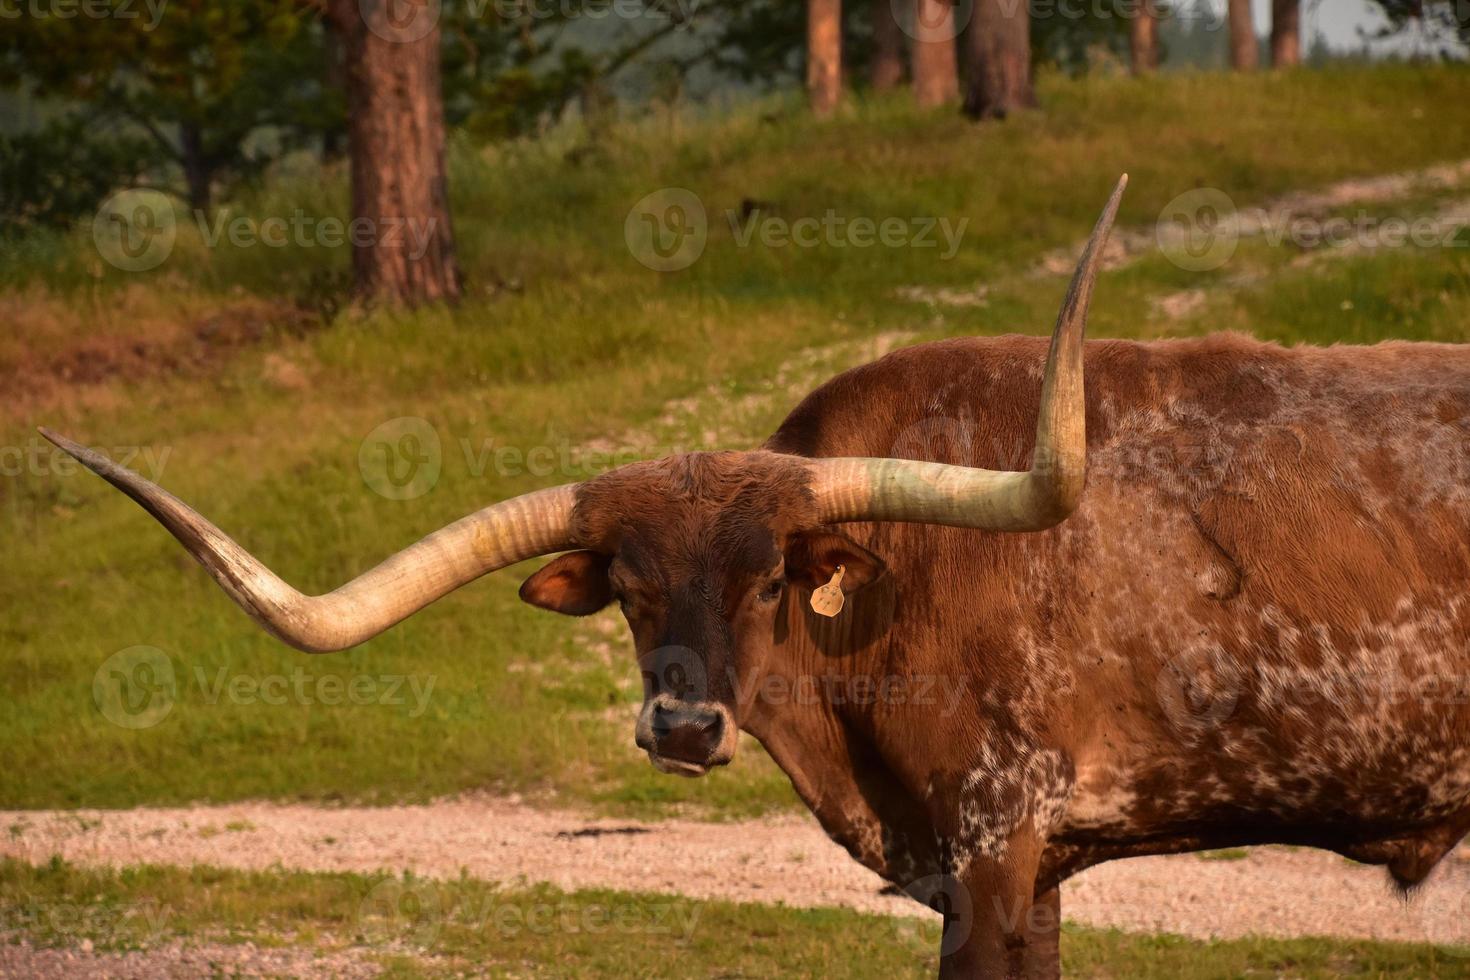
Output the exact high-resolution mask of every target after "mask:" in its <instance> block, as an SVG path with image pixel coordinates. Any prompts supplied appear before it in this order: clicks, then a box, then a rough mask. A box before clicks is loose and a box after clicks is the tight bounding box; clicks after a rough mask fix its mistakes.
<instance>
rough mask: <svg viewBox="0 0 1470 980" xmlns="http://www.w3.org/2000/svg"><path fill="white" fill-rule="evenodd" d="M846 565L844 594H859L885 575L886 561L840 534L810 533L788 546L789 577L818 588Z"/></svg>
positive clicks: (787, 571) (805, 533)
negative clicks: (858, 592)
mask: <svg viewBox="0 0 1470 980" xmlns="http://www.w3.org/2000/svg"><path fill="white" fill-rule="evenodd" d="M838 565H841V566H843V569H844V571H843V573H842V591H843V592H856V591H857V590H858V589H861V588H862V587H863V586H865V585H867V584H868V583H869V582H871V581H873V580H874V579H876V578H877V577H878V576H880V575H882V574H883V570H884V568H885V567H886V566H885V565H884V564H883V559H882V558H879V557H878V556H877V555H875V554H873V553H872V552H871V551H869V550H868V549H867V548H864V547H863V546H862V545H860V544H858V543H857V542H856V541H854V540H853V539H852V538H849V537H848V536H847V535H845V534H842V533H841V532H839V531H806V532H804V533H802V534H798V535H796V536H795V537H793V538H792V539H791V540H790V542H788V543H787V545H786V578H787V579H788V580H789V581H792V582H795V583H797V584H798V585H804V586H806V587H807V588H809V589H815V588H816V587H817V586H819V585H826V584H827V583H828V582H830V581H831V580H832V576H833V575H834V574H836V572H837V566H838Z"/></svg>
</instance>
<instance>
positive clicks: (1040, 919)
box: [939, 841, 1060, 980]
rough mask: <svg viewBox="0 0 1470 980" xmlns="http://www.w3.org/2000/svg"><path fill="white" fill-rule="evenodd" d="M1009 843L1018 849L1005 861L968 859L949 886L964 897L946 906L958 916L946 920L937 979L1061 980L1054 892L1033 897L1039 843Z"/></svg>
mask: <svg viewBox="0 0 1470 980" xmlns="http://www.w3.org/2000/svg"><path fill="white" fill-rule="evenodd" d="M1014 844H1020V845H1021V846H1020V847H1019V848H1016V849H1013V850H1010V851H1009V852H1008V853H1007V855H1006V857H1005V858H1002V859H996V858H990V857H983V856H977V857H975V858H973V859H972V860H971V861H970V862H969V863H968V864H967V865H966V866H965V868H964V870H962V871H961V872H960V873H959V875H958V876H957V879H956V883H955V885H954V887H955V888H956V890H957V891H959V890H962V891H963V893H964V897H963V898H962V899H961V900H960V901H959V902H957V903H956V902H951V905H953V906H956V907H955V908H954V909H953V910H952V911H953V912H954V913H958V914H951V915H949V916H946V926H945V933H944V941H943V946H942V947H941V956H940V960H939V976H940V977H941V978H942V980H948V978H953V980H959V978H966V980H972V978H984V980H992V978H993V980H1023V978H1030V977H1033V976H1034V977H1045V978H1047V980H1055V978H1056V977H1058V976H1059V975H1060V973H1059V971H1060V961H1059V959H1058V957H1057V953H1056V944H1057V930H1058V928H1059V926H1060V922H1059V921H1058V918H1057V914H1058V911H1059V909H1060V901H1059V899H1058V898H1057V896H1056V892H1055V890H1053V891H1050V892H1047V893H1046V894H1045V895H1043V896H1041V897H1040V898H1036V897H1035V888H1036V864H1037V857H1038V856H1039V854H1040V846H1039V844H1036V843H1035V842H1029V841H1028V842H1025V843H1022V842H1019V841H1016V842H1013V845H1014ZM1018 851H1019V853H1018ZM1048 971H1049V972H1048Z"/></svg>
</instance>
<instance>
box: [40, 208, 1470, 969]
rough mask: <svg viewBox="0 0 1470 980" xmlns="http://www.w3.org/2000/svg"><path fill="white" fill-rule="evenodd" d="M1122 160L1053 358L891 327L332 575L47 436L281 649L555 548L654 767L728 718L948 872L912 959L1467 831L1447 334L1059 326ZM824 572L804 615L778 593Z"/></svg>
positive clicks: (1010, 965) (837, 803) (1468, 729)
mask: <svg viewBox="0 0 1470 980" xmlns="http://www.w3.org/2000/svg"><path fill="white" fill-rule="evenodd" d="M1122 186H1123V185H1122V182H1120V183H1119V186H1118V189H1117V191H1115V192H1114V195H1113V198H1112V200H1111V201H1110V202H1109V204H1108V207H1107V209H1106V210H1105V211H1104V213H1103V217H1102V219H1101V220H1100V221H1099V223H1098V228H1097V229H1096V230H1095V231H1094V233H1093V238H1092V241H1091V242H1090V243H1089V245H1088V248H1087V250H1086V252H1085V253H1084V255H1083V258H1082V260H1081V262H1080V263H1079V266H1078V271H1077V275H1076V277H1075V278H1074V279H1073V282H1072V285H1071V288H1070V290H1069V292H1068V295H1067V299H1066V301H1065V303H1064V305H1063V308H1062V313H1061V316H1060V317H1059V319H1058V324H1057V329H1056V332H1055V334H1054V336H1053V338H1052V341H1051V346H1050V351H1049V353H1048V352H1047V349H1046V347H1045V346H1044V344H1043V342H1041V341H1039V340H1035V339H1031V338H1028V337H1004V338H998V339H984V340H953V341H946V342H941V343H934V344H925V345H922V346H918V347H912V348H909V349H906V350H901V351H898V352H896V353H894V354H891V355H889V356H888V357H885V358H883V359H882V360H880V361H877V362H875V363H873V364H869V365H867V366H864V367H860V368H857V369H855V370H852V371H848V372H846V373H845V374H842V375H840V376H838V377H837V378H834V379H833V380H832V381H830V382H828V383H827V384H825V385H823V386H822V387H821V388H819V389H818V390H817V391H815V392H813V393H812V394H811V395H810V396H808V397H807V398H806V399H805V400H804V401H803V402H802V403H801V405H799V406H798V407H797V408H796V410H795V411H794V412H792V414H791V415H790V416H789V417H788V418H787V420H786V421H785V422H784V423H783V424H782V426H781V428H780V429H779V430H778V431H777V432H776V434H775V435H773V436H772V437H771V438H770V439H769V440H768V441H767V442H766V444H765V446H764V448H763V449H761V450H759V451H755V452H748V453H691V454H687V455H682V456H675V457H672V458H668V459H662V460H657V461H652V462H642V463H635V464H632V465H629V466H625V467H622V468H620V469H617V470H614V471H612V472H609V473H607V474H605V475H602V476H599V477H597V478H595V479H592V480H589V481H587V482H586V483H583V484H581V485H578V486H567V487H558V488H555V489H550V490H543V491H540V492H538V493H533V494H529V495H527V496H524V497H520V498H517V499H515V500H511V501H507V502H504V503H501V504H497V505H494V506H492V507H489V508H487V509H485V510H483V511H481V512H479V513H477V514H474V515H472V516H470V517H467V518H465V519H464V520H462V521H459V522H458V523H456V524H452V525H450V526H448V527H446V528H444V529H443V530H441V531H439V532H437V533H435V534H433V535H431V536H429V537H428V538H426V539H424V540H423V541H421V542H419V543H418V544H416V545H413V546H412V547H410V548H408V549H407V550H405V551H403V552H401V553H399V554H398V555H395V556H394V557H392V558H389V559H388V560H387V561H386V562H384V563H383V564H382V565H380V566H378V567H377V568H375V569H373V570H372V571H370V572H368V573H366V574H364V575H363V576H362V577H360V578H358V579H356V580H354V581H353V582H351V583H349V584H347V585H345V586H343V587H342V588H341V589H339V590H337V591H336V592H333V593H331V594H329V595H327V596H322V597H316V598H311V597H306V596H303V595H301V594H300V593H298V592H296V591H295V590H293V589H291V588H290V587H289V586H287V585H285V584H284V583H282V582H281V581H280V580H279V579H277V578H276V577H275V576H274V575H273V574H271V573H270V572H269V571H268V570H267V569H266V568H265V567H264V566H262V565H261V564H260V563H259V562H257V561H256V560H255V559H254V558H252V557H251V556H250V555H248V554H247V553H246V552H245V551H244V550H243V549H241V548H240V547H239V546H238V545H236V544H235V543H234V542H232V541H231V540H230V539H229V538H227V537H226V536H225V535H224V534H223V533H222V532H220V531H219V530H218V529H216V528H215V527H214V526H213V525H211V524H209V523H208V522H207V521H205V520H204V519H203V518H201V517H200V516H199V515H198V514H196V513H195V512H194V511H192V510H190V509H189V508H188V507H187V506H185V505H184V504H183V503H181V502H179V501H178V500H176V499H175V498H173V497H171V496H170V495H168V494H167V493H165V492H164V491H162V490H160V489H159V488H157V487H155V486H154V485H152V484H150V483H148V482H147V481H145V480H143V479H142V478H141V477H138V476H137V475H135V474H133V473H131V472H130V471H127V470H125V469H122V468H120V467H117V466H115V465H114V464H112V463H111V462H109V461H108V460H106V459H104V458H102V457H100V456H98V455H96V454H94V453H91V452H89V451H87V450H86V449H83V448H82V447H80V446H77V445H75V444H73V443H70V442H68V441H66V440H64V439H62V438H61V437H59V436H54V435H53V436H50V438H52V439H53V440H54V441H56V442H57V443H58V444H59V445H61V446H62V447H63V448H65V449H66V450H67V451H69V452H71V453H72V454H73V455H75V456H77V458H78V459H80V460H81V461H82V462H84V463H86V464H87V465H88V466H90V467H91V468H92V469H94V470H96V471H97V472H98V473H100V474H101V475H102V476H104V477H105V478H107V479H108V480H110V481H111V482H112V483H114V484H115V485H117V486H118V487H119V488H121V489H122V490H123V491H124V492H126V493H128V494H129V495H130V496H132V497H133V498H134V499H136V500H137V501H138V502H140V503H141V504H142V505H143V506H144V507H146V508H147V509H148V510H149V511H150V512H151V513H152V514H153V515H154V516H155V517H157V518H158V519H159V520H160V521H162V522H163V523H164V524H165V525H166V526H167V527H168V529H169V530H170V531H172V532H173V533H174V535H175V536H177V537H178V538H179V539H180V540H181V541H182V542H183V543H184V544H185V546H186V547H188V548H189V550H190V551H192V552H193V553H194V554H195V556H196V557H197V558H198V559H199V560H200V561H201V562H202V563H203V564H204V566H205V568H206V569H207V570H208V571H209V572H210V573H211V574H212V575H213V576H214V577H215V578H216V579H217V580H218V581H219V582H220V584H221V585H222V586H224V588H225V589H226V590H227V591H228V592H229V593H230V595H231V596H232V597H234V599H235V600H236V601H237V602H238V603H239V604H240V605H241V606H243V607H244V608H245V610H246V611H247V612H249V613H250V614H251V615H252V616H253V617H255V618H256V619H257V620H258V621H260V622H261V623H262V624H263V625H264V626H265V627H266V628H267V629H269V630H271V631H272V632H273V633H275V634H276V635H277V636H279V637H280V638H282V639H283V640H285V641H287V642H288V643H291V644H294V645H295V646H298V647H300V648H302V649H305V650H313V651H321V650H332V649H340V648H342V647H346V646H350V645H352V644H355V643H359V642H362V641H363V640H366V639H368V638H370V637H372V636H374V635H376V634H377V633H379V632H381V631H382V630H384V629H387V628H388V627H389V626H391V625H393V624H394V623H396V622H398V621H399V620H401V619H403V618H404V617H405V616H407V615H409V614H411V613H412V612H414V611H415V610H417V609H420V608H422V607H423V606H425V605H427V604H428V603H430V602H432V601H433V600H434V599H436V598H438V597H440V596H442V595H444V594H445V593H447V592H449V591H450V590H452V589H455V588H458V587H459V586H461V585H463V584H465V583H466V582H469V581H471V580H472V579H474V578H476V577H477V576H479V575H482V574H484V573H485V572H488V571H491V570H493V569H496V568H500V567H503V566H505V565H508V564H511V563H513V562H516V561H520V560H522V559H525V558H528V557H531V556H534V555H540V554H547V553H551V552H567V553H565V554H562V555H561V556H560V557H558V558H555V559H554V560H552V561H551V562H550V563H549V564H547V565H546V566H545V567H543V568H542V569H541V570H540V571H538V572H536V573H535V574H534V575H532V576H531V577H530V578H529V579H527V580H526V583H525V585H524V586H523V587H522V589H521V594H522V596H523V598H525V599H526V600H527V601H528V602H531V603H533V604H535V605H538V606H543V607H546V608H548V609H553V610H556V611H559V612H563V613H570V614H573V615H585V614H588V613H592V612H595V611H597V610H599V609H601V608H603V607H604V606H606V605H608V604H609V603H611V602H614V601H616V602H619V603H621V605H622V609H623V612H624V613H625V615H626V617H627V621H628V624H629V627H630V629H631V631H632V634H633V637H634V640H635V645H636V648H637V655H638V659H639V662H640V665H641V667H642V670H643V672H644V676H645V679H646V688H647V697H646V699H645V703H644V706H643V710H642V713H641V715H640V718H639V721H638V725H637V731H636V740H637V743H638V745H639V746H640V747H642V748H643V749H645V750H646V751H647V752H648V756H649V758H650V759H651V760H652V762H653V763H654V765H656V766H658V767H659V768H660V769H663V770H665V771H669V772H676V773H682V774H686V775H697V774H700V773H703V772H706V771H707V770H708V769H709V768H710V767H712V766H716V765H723V764H725V763H727V762H729V761H730V759H731V757H732V755H733V753H734V751H735V745H736V733H737V730H744V731H747V732H749V733H750V734H751V735H753V736H755V738H757V739H758V740H760V742H761V743H762V744H763V745H764V746H765V747H766V749H767V750H768V751H769V752H770V754H771V755H772V756H773V757H774V758H775V760H776V761H777V762H778V763H779V764H780V765H781V767H782V768H783V769H784V770H785V771H786V772H787V773H788V774H789V776H790V777H791V781H792V783H793V785H794V786H795V788H796V791H797V792H798V793H799V794H800V795H801V797H802V798H803V799H804V800H806V802H807V803H808V804H809V805H810V806H811V808H812V810H813V811H814V812H815V814H816V816H817V818H818V820H819V821H821V824H822V826H823V827H824V828H825V829H826V831H827V832H828V833H829V834H830V835H831V836H832V837H833V838H834V839H836V840H837V841H839V842H840V843H841V844H843V845H844V846H845V847H846V848H847V849H848V850H849V851H850V852H851V853H852V855H853V856H854V857H855V858H857V859H858V860H859V861H861V862H862V863H864V864H865V865H867V866H868V867H870V868H872V869H873V870H875V871H877V872H878V873H879V874H881V875H882V876H884V877H885V878H887V879H888V880H889V881H891V882H894V883H896V884H898V885H900V886H902V887H903V888H905V889H907V890H908V891H909V892H910V893H911V894H914V895H915V896H916V897H918V898H920V899H922V900H926V901H931V902H935V903H938V902H940V901H943V902H944V903H946V904H947V906H948V909H949V911H950V913H951V914H950V916H949V923H950V924H949V925H948V926H947V927H946V931H945V937H944V946H943V949H942V954H943V955H942V959H941V963H942V967H941V972H942V973H944V974H945V975H953V976H960V975H967V976H968V975H980V976H992V975H1001V974H1013V975H1014V974H1024V975H1033V976H1052V977H1055V976H1057V974H1058V972H1059V966H1058V955H1057V921H1058V920H1057V916H1058V899H1057V894H1058V893H1057V888H1058V885H1059V884H1060V883H1061V881H1063V880H1064V879H1065V878H1066V877H1067V876H1069V875H1071V874H1073V873H1075V872H1077V871H1079V870H1080V869H1083V868H1086V867H1088V866H1090V865H1093V864H1097V863H1098V862H1101V861H1106V860H1111V859H1114V858H1120V857H1127V856H1130V855H1139V854H1157V853H1167V852H1177V851H1187V850H1194V849H1200V848H1215V847H1224V846H1230V845H1247V844H1261V843H1267V842H1282V843H1292V844H1305V845H1312V846H1317V847H1325V848H1330V849H1332V850H1335V851H1338V852H1339V853H1341V854H1345V855H1347V856H1349V857H1352V858H1355V859H1358V860H1361V861H1368V862H1373V863H1381V864H1387V865H1388V868H1389V870H1390V871H1391V872H1392V875H1393V877H1394V878H1395V879H1396V880H1397V881H1398V882H1399V883H1400V884H1401V885H1403V886H1405V887H1407V886H1410V885H1413V884H1415V883H1417V882H1419V881H1421V880H1422V879H1423V878H1424V877H1425V875H1427V874H1428V872H1429V871H1430V869H1431V868H1432V867H1433V866H1434V865H1435V863H1436V862H1437V861H1438V860H1439V859H1440V857H1442V856H1443V855H1444V854H1445V852H1446V851H1448V850H1449V849H1450V848H1451V847H1452V846H1453V845H1454V844H1455V842H1456V841H1457V840H1459V838H1460V837H1461V836H1462V835H1463V834H1464V833H1465V832H1466V830H1467V829H1470V766H1467V762H1470V758H1467V755H1470V708H1467V707H1466V701H1467V694H1470V691H1467V689H1466V688H1467V674H1470V652H1467V638H1470V619H1467V617H1470V608H1467V602H1466V599H1465V591H1464V590H1465V583H1466V582H1467V581H1470V548H1467V544H1466V541H1467V531H1470V479H1467V476H1470V474H1467V472H1466V463H1467V457H1466V453H1465V450H1466V448H1467V446H1470V443H1467V439H1470V353H1467V352H1466V351H1465V350H1464V349H1463V348H1460V347H1451V346H1438V345H1433V346H1432V345H1421V344H1407V343H1388V344H1380V345H1378V346H1376V347H1372V348H1355V347H1334V348H1330V349H1319V348H1310V347H1299V348H1293V349H1283V348H1281V347H1277V346H1273V345H1269V344H1263V343H1258V342H1255V341H1253V340H1249V339H1247V338H1244V337H1238V336H1217V337H1211V338H1205V339H1199V340H1177V341H1161V342H1153V343H1134V342H1126V341H1098V342H1091V343H1088V344H1086V345H1085V347H1084V344H1083V342H1082V331H1083V325H1084V321H1085V318H1086V310H1087V302H1088V298H1089V294H1090V292H1091V288H1092V284H1093V281H1094V279H1095V276H1096V271H1097V267H1098V264H1099V257H1100V254H1101V250H1102V246H1103V240H1104V239H1105V237H1106V234H1107V231H1108V228H1109V225H1110V223H1111V221H1112V218H1113V215H1114V213H1115V211H1116V208H1117V203H1118V197H1119V195H1120V194H1121V192H1122ZM1084 364H1085V367H1086V372H1087V374H1088V375H1089V376H1090V378H1091V379H1092V385H1091V386H1090V389H1089V391H1088V392H1087V393H1086V394H1085V395H1084V392H1083V386H1082V373H1083V367H1084ZM1043 365H1044V370H1043ZM1038 392H1039V393H1040V398H1039V399H1038V397H1037V396H1038ZM1032 433H1035V440H1034V442H1033V440H1032V435H1031V434H1032ZM1028 454H1029V455H1030V457H1031V461H1030V464H1029V468H1027V469H1025V470H1024V471H1020V472H1016V470H1017V469H1018V468H1019V467H1020V466H1021V465H1023V464H1024V462H1025V460H1026V458H1027V456H1028ZM903 457H907V458H903ZM920 460H922V461H920ZM1085 461H1087V462H1089V465H1090V466H1091V475H1090V477H1089V478H1088V480H1087V490H1086V493H1085V494H1084V493H1083V492H1082V491H1083V478H1084V462H1085ZM981 467H993V469H990V468H981ZM1064 518H1065V519H1066V520H1064ZM1019 531H1030V532H1039V533H1010V532H1019ZM568 549H577V550H570V551H569V550H568ZM839 567H841V568H842V569H843V575H842V579H841V589H842V590H843V591H844V592H845V593H846V595H847V608H846V609H845V610H844V611H843V612H842V613H841V614H840V615H838V616H837V617H836V618H834V619H824V618H821V617H819V616H817V615H815V614H814V613H813V612H812V611H811V610H810V609H808V599H809V593H810V592H811V590H812V589H814V588H815V587H816V586H819V585H821V584H823V583H826V582H828V581H829V580H830V579H831V578H832V577H833V576H834V573H835V572H836V570H837V569H838V568H839Z"/></svg>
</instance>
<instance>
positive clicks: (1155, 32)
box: [1128, 0, 1159, 75]
mask: <svg viewBox="0 0 1470 980" xmlns="http://www.w3.org/2000/svg"><path fill="white" fill-rule="evenodd" d="M1128 52H1129V55H1130V56H1131V57H1130V61H1131V66H1132V69H1133V74H1135V75H1147V74H1148V73H1150V72H1152V71H1155V70H1156V69H1157V68H1158V67H1159V18H1158V10H1157V9H1156V8H1155V7H1154V0H1142V2H1141V3H1139V5H1138V10H1137V11H1135V12H1134V14H1133V20H1132V21H1131V22H1130V23H1129V25H1128Z"/></svg>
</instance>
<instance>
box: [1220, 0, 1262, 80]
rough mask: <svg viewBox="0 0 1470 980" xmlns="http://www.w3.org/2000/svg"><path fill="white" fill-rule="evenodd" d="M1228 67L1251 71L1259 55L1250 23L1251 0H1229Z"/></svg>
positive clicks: (1254, 31)
mask: <svg viewBox="0 0 1470 980" xmlns="http://www.w3.org/2000/svg"><path fill="white" fill-rule="evenodd" d="M1228 16H1229V20H1230V67H1231V68H1234V69H1235V70H1236V71H1253V70H1254V69H1255V67H1256V63H1257V62H1258V61H1259V60H1260V56H1259V54H1258V52H1257V50H1256V28H1255V25H1254V24H1252V23H1251V0H1229V14H1228Z"/></svg>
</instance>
